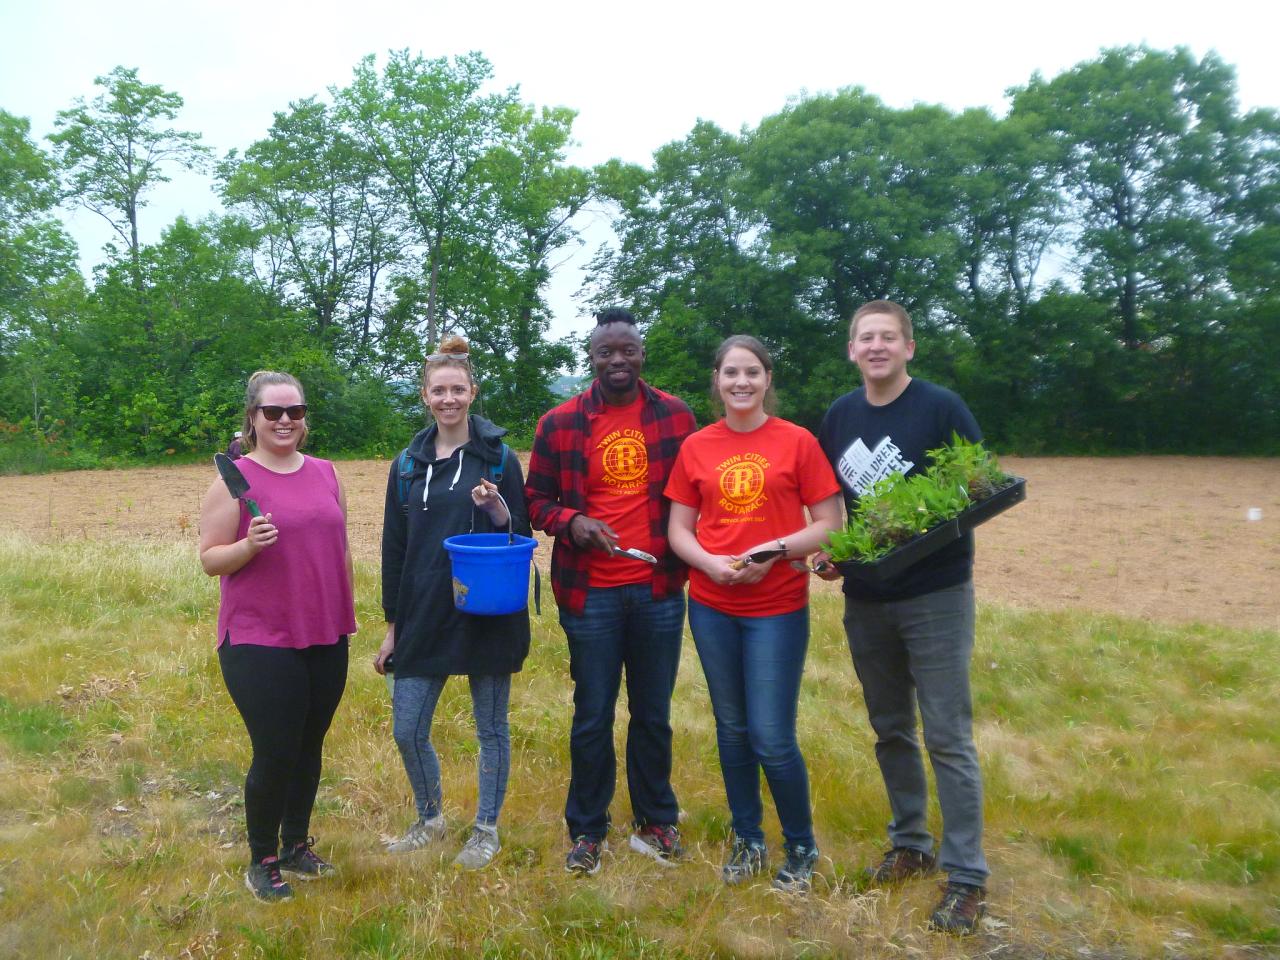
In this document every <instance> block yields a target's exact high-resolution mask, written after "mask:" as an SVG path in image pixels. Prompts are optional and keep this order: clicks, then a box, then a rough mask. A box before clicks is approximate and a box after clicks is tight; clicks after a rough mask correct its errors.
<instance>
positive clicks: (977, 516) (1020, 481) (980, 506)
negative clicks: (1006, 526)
mask: <svg viewBox="0 0 1280 960" xmlns="http://www.w3.org/2000/svg"><path fill="white" fill-rule="evenodd" d="M1012 479H1013V482H1012V483H1010V484H1007V485H1005V486H1003V487H1001V488H1000V489H999V490H997V491H996V492H995V493H993V494H992V495H991V496H989V497H987V499H985V500H983V501H982V502H981V503H975V504H974V505H973V506H971V507H969V508H968V509H966V510H965V511H964V512H963V513H961V514H960V516H958V517H956V519H957V520H959V521H960V532H961V533H968V532H969V531H970V530H972V529H973V528H974V527H976V526H978V525H979V524H983V523H986V522H987V521H988V520H990V519H991V518H992V517H994V516H996V515H997V514H1000V513H1004V512H1005V511H1006V510H1008V509H1009V508H1010V507H1012V506H1013V505H1014V504H1016V503H1021V502H1022V501H1023V500H1025V499H1027V481H1026V479H1025V478H1023V477H1013V478H1012Z"/></svg>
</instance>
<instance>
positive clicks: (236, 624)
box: [200, 370, 356, 901]
mask: <svg viewBox="0 0 1280 960" xmlns="http://www.w3.org/2000/svg"><path fill="white" fill-rule="evenodd" d="M306 416H307V404H306V399H305V397H304V395H303V391H302V384H300V383H299V382H298V381H297V380H296V379H295V378H294V377H292V376H290V375H289V374H287V373H276V372H273V371H264V370H260V371H258V372H257V373H255V374H254V375H253V376H252V377H250V378H249V384H248V389H247V390H246V392H245V414H244V430H243V434H244V437H243V439H244V445H245V449H246V454H245V456H244V457H243V458H242V459H240V460H237V461H236V466H237V467H239V469H240V472H241V473H242V474H243V475H244V478H245V480H246V481H247V482H248V485H249V490H248V493H246V494H245V497H246V500H249V501H252V502H253V503H254V504H255V505H256V506H257V507H258V508H259V510H260V511H261V516H252V515H251V512H250V509H249V507H248V505H247V503H246V501H244V500H237V499H235V498H233V497H232V496H231V495H230V492H229V491H228V489H227V485H226V484H225V483H224V482H223V481H222V479H221V478H219V479H217V480H215V481H214V482H213V485H212V486H210V488H209V492H208V493H207V494H205V498H204V504H203V506H202V507H201V511H200V563H201V565H202V566H203V567H204V571H205V573H207V574H209V575H210V576H216V577H219V578H220V586H221V594H222V602H221V604H220V605H219V607H218V663H219V665H220V666H221V668H222V676H223V679H224V680H225V681H226V684H227V691H228V692H229V693H230V694H231V699H232V700H233V701H234V702H235V705H236V709H238V710H239V711H240V715H241V717H242V718H243V719H244V723H245V727H246V729H247V730H248V732H249V739H250V742H251V743H252V745H253V760H252V762H251V763H250V766H249V772H248V775H247V776H246V777H245V784H244V808H245V820H246V822H247V827H248V834H249V855H250V863H249V869H248V871H247V872H246V873H245V885H246V886H247V887H248V888H249V890H250V891H251V892H252V893H253V895H254V896H256V897H257V898H258V899H259V900H265V901H279V900H287V899H289V898H290V897H291V896H292V895H293V892H292V889H291V888H290V886H289V884H288V882H287V881H286V880H285V879H284V878H283V876H282V871H283V872H284V873H289V874H292V875H294V876H297V877H299V878H301V879H307V880H310V879H314V878H316V877H323V876H326V875H328V874H331V873H333V872H334V867H333V865H332V864H330V863H327V862H326V861H325V860H323V859H322V858H321V857H319V856H318V855H317V854H316V853H315V851H314V850H313V846H314V843H315V841H314V839H313V838H312V837H311V836H310V826H311V810H312V807H313V806H314V804H315V798H316V789H317V787H318V786H319V783H320V768H321V752H322V748H323V746H324V737H325V734H326V733H327V732H328V730H329V724H330V722H331V721H332V720H333V715H334V712H335V711H336V710H337V707H338V702H339V701H340V700H341V699H342V691H343V688H344V687H345V686H346V679H347V638H348V636H349V635H350V634H352V633H355V630H356V621H355V603H354V598H353V595H352V583H353V579H354V578H353V576H352V569H351V552H350V550H349V549H348V546H347V522H346V517H347V505H346V498H345V496H344V494H343V490H342V484H341V482H340V481H339V480H338V475H337V473H336V472H335V471H334V469H333V464H332V463H330V462H329V461H327V460H320V459H317V458H315V457H308V456H306V455H304V454H303V453H302V452H301V451H300V449H299V448H300V447H301V446H302V443H303V441H304V440H305V439H306V436H307V420H306Z"/></svg>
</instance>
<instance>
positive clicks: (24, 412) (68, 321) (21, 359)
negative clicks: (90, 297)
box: [0, 110, 84, 436]
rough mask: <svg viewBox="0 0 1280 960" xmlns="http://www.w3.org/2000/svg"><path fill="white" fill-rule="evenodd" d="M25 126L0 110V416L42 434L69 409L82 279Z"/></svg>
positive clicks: (48, 169) (47, 173) (42, 158)
mask: <svg viewBox="0 0 1280 960" xmlns="http://www.w3.org/2000/svg"><path fill="white" fill-rule="evenodd" d="M30 130H31V126H30V123H29V121H28V120H26V119H25V118H23V117H16V116H14V115H13V114H10V113H6V112H5V111H3V110H0V419H2V420H6V421H10V422H18V421H26V422H27V423H29V424H30V425H31V429H32V430H33V431H34V432H35V433H37V434H39V435H42V436H43V435H45V434H48V433H49V432H51V431H53V430H54V429H55V428H56V425H57V424H58V422H59V421H65V420H66V419H67V418H69V417H70V416H71V414H72V409H73V405H74V398H75V389H76V381H77V376H78V374H77V369H78V366H79V360H78V358H77V357H76V356H75V355H74V353H73V351H72V350H71V349H70V347H69V345H68V343H67V334H68V332H69V330H70V329H71V328H72V327H73V326H74V323H75V314H76V311H77V309H78V306H79V303H80V301H81V299H82V298H83V296H84V284H83V281H82V280H81V279H80V276H79V273H78V272H77V270H76V248H75V244H74V243H73V242H72V240H71V238H70V237H69V236H67V233H66V231H65V230H63V228H62V226H61V224H60V223H59V222H58V221H57V219H56V218H55V217H54V214H53V210H54V207H55V205H56V203H57V199H58V189H57V186H58V185H57V179H56V175H55V172H54V168H53V164H52V162H51V161H50V158H49V157H47V156H46V155H45V154H44V152H43V151H41V150H40V148H39V147H38V146H36V144H35V143H33V142H32V140H31V138H30Z"/></svg>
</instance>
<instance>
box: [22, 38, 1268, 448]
mask: <svg viewBox="0 0 1280 960" xmlns="http://www.w3.org/2000/svg"><path fill="white" fill-rule="evenodd" d="M96 86H97V87H98V89H99V92H98V93H97V95H96V96H94V97H93V98H92V99H91V100H88V101H85V100H83V99H80V100H77V101H76V102H74V103H73V104H72V105H71V106H70V107H69V108H68V109H67V110H64V111H61V112H59V114H58V115H57V118H56V120H55V124H54V127H55V129H54V132H53V133H52V134H51V135H50V136H49V138H48V146H47V147H43V146H41V145H40V144H37V143H36V142H35V141H34V140H33V139H32V137H31V135H30V123H29V121H28V120H27V119H25V118H20V117H16V116H13V115H11V114H9V113H6V112H4V111H2V110H0V348H2V349H0V469H22V468H30V467H31V466H32V465H35V466H44V465H56V464H58V463H63V464H70V465H89V464H92V463H96V462H100V461H102V460H103V459H104V458H107V459H110V458H118V459H124V460H129V459H135V458H155V457H161V456H165V455H167V454H170V453H175V454H178V455H181V454H184V453H193V452H203V451H206V450H208V449H210V448H211V447H216V446H218V445H220V444H221V443H224V442H225V438H226V432H227V430H228V429H229V428H230V427H231V426H232V425H234V423H235V422H236V420H237V418H238V411H239V409H240V405H241V403H242V398H241V390H242V385H243V383H244V381H245V379H246V377H247V375H248V373H250V372H251V371H252V370H253V369H256V368H259V367H278V368H282V369H287V370H290V371H291V372H294V373H296V374H298V375H299V376H300V377H301V379H302V380H303V382H304V383H305V384H306V385H307V388H308V393H309V396H308V399H309V400H310V402H311V403H312V405H313V407H314V409H315V410H316V413H317V416H316V417H315V418H314V420H315V423H314V425H313V426H314V432H315V441H316V444H317V447H318V449H321V450H324V451H326V452H329V453H335V452H351V453H389V452H393V451H394V450H395V449H398V448H399V446H401V445H402V444H403V443H404V442H405V440H406V439H407V437H408V436H409V435H410V433H411V432H412V430H413V429H414V428H415V426H418V425H420V424H421V413H420V408H419V407H418V405H417V401H416V395H415V388H416V376H417V374H416V371H417V368H418V366H419V364H420V363H421V359H422V355H423V352H424V348H426V347H429V346H431V345H433V344H434V343H436V342H438V340H439V338H440V336H441V335H442V334H443V333H446V332H449V331H454V330H458V331H461V332H463V333H464V334H465V335H466V336H467V337H468V339H469V340H470V341H471V343H472V344H473V345H474V346H473V349H474V350H475V360H476V363H477V366H478V368H479V372H480V375H481V378H482V382H483V383H484V395H483V396H484V405H485V412H486V413H487V414H488V415H490V416H492V417H493V418H494V419H496V420H498V421H499V422H502V423H504V424H505V425H508V426H510V427H512V428H513V432H514V435H515V439H516V440H517V441H519V440H520V439H521V438H522V437H527V436H529V435H531V433H532V428H533V425H534V423H535V422H536V419H537V417H538V416H539V415H540V414H541V413H542V412H543V411H544V410H545V409H547V408H548V407H549V406H551V405H552V403H553V402H554V400H555V398H554V396H553V394H552V393H551V390H550V387H549V385H550V383H551V382H552V381H553V380H554V379H555V377H556V375H557V372H558V371H561V370H565V369H571V368H572V367H573V365H574V363H575V361H576V360H577V358H578V357H579V356H580V355H581V351H580V350H579V349H578V345H577V344H575V343H573V342H570V341H567V340H562V341H555V340H552V339H550V338H549V336H548V329H549V324H550V319H551V318H550V309H549V307H548V304H547V302H546V291H547V286H548V282H549V280H550V277H551V275H552V272H553V270H554V269H555V268H556V266H557V265H558V263H559V262H560V261H562V260H563V259H564V257H565V255H566V253H567V250H568V247H569V246H570V245H571V244H573V243H575V242H576V241H577V239H578V228H577V215H578V214H579V212H580V211H582V210H583V208H584V207H585V206H586V205H587V204H588V203H602V204H607V208H608V209H609V210H610V211H612V214H613V228H614V233H615V239H614V242H612V243H609V244H606V245H605V246H603V247H602V248H601V249H600V250H598V251H597V252H596V255H595V256H594V258H593V259H592V260H591V263H590V266H589V269H588V274H587V281H586V284H585V286H584V289H583V291H582V292H581V299H582V301H583V302H584V303H586V304H588V305H591V306H604V305H607V304H611V303H622V304H626V305H630V306H632V307H633V309H634V310H635V311H636V313H637V315H638V316H640V317H641V318H642V321H643V323H644V326H645V331H646V336H647V342H648V362H647V366H646V377H647V378H648V379H650V380H651V381H652V382H654V383H656V384H658V385H660V386H663V387H665V388H667V389H670V390H673V391H675V392H677V393H679V394H680V395H682V396H685V397H686V398H688V399H689V400H690V401H691V403H692V404H693V406H694V408H695V411H696V412H697V413H698V414H699V417H700V418H701V419H703V420H704V421H705V420H706V419H707V418H708V417H709V416H710V412H709V408H708V404H707V400H706V397H707V387H708V378H709V369H708V367H709V362H710V357H711V355H712V352H713V350H714V348H715V346H716V344H717V343H718V342H719V341H720V339H722V338H723V337H724V336H726V335H728V334H730V333H753V334H755V335H756V336H758V337H760V338H761V339H762V340H763V341H764V342H765V343H766V344H768V345H769V346H770V348H771V349H772V350H773V352H774V354H775V357H776V363H777V385H778V388H779V391H778V392H779V395H780V403H781V410H780V412H781V413H782V414H783V415H784V416H788V417H789V418H791V419H795V420H797V421H798V422H801V423H804V424H806V425H810V426H812V425H816V422H817V420H818V418H819V417H820V416H821V414H822V411H823V410H824V409H825V407H826V405H827V404H828V403H829V402H830V400H831V399H832V398H833V397H835V396H836V395H838V394H839V393H840V392H842V391H844V390H846V389H848V388H849V386H850V384H851V382H852V379H853V373H852V368H851V367H850V366H849V364H848V362H847V360H846V359H845V354H844V342H845V339H846V323H847V318H848V317H849V315H850V314H851V313H852V312H853V310H854V309H855V308H856V307H857V306H858V304H860V303H861V302H863V301H865V300H868V299H874V298H889V299H894V300H898V301H900V302H902V303H903V304H904V305H906V306H907V308H908V309H909V310H910V311H911V312H912V315H913V317H914V319H915V322H916V328H917V339H918V341H919V344H920V347H919V350H918V352H917V357H916V362H915V364H914V365H913V370H914V371H915V372H917V373H919V374H921V375H924V376H927V377H929V378H930V379H934V380H936V381H938V382H941V383H943V384H945V385H947V386H951V387H953V388H954V389H956V390H958V391H959V392H960V393H961V394H962V395H963V396H964V397H965V398H966V399H967V400H968V401H969V403H970V406H971V407H972V408H973V410H974V412H975V414H976V415H977V417H978V419H979V421H980V422H981V423H982V424H983V426H984V429H985V430H986V432H987V434H988V436H989V439H990V440H991V441H992V442H993V443H994V444H995V445H997V446H998V448H1000V449H1007V450H1018V451H1023V452H1074V451H1090V452H1130V451H1160V452H1205V453H1207V452H1219V453H1235V454H1240V453H1276V452H1280V430H1278V429H1277V423H1280V417H1278V415H1280V362H1278V361H1280V349H1278V348H1277V346H1276V334H1277V333H1278V332H1280V330H1278V329H1277V328H1278V327H1280V323H1278V322H1277V316H1278V313H1277V311H1278V309H1280V293H1278V291H1280V284H1277V283H1276V282H1275V281H1276V280H1277V274H1278V273H1280V114H1277V112H1276V111H1275V110H1270V109H1264V110H1253V111H1249V112H1243V111H1242V110H1241V109H1240V108H1239V106H1238V104H1237V101H1236V91H1235V75H1234V71H1233V69H1232V68H1231V67H1230V66H1229V65H1227V64H1225V63H1224V62H1222V61H1221V60H1220V59H1219V58H1218V57H1217V56H1216V55H1214V54H1209V55H1207V56H1205V57H1203V58H1201V59H1199V60H1197V59H1196V58H1195V57H1193V56H1192V55H1191V53H1190V52H1189V51H1187V50H1185V49H1176V50H1173V51H1156V50H1151V49H1147V48H1145V47H1129V48H1122V49H1113V50H1106V51H1103V52H1102V53H1101V54H1100V55H1099V56H1098V57H1097V58H1096V59H1094V60H1091V61H1087V62H1084V63H1081V64H1079V65H1077V66H1076V67H1074V68H1072V69H1070V70H1067V71H1065V72H1064V73H1062V74H1060V75H1058V76H1056V77H1053V78H1045V77H1042V76H1040V75H1038V74H1037V75H1034V76H1033V77H1031V79H1030V80H1029V81H1028V82H1026V83H1025V84H1023V85H1022V86H1018V87H1014V88H1012V89H1011V90H1010V91H1009V105H1008V110H1007V112H1006V114H1005V115H1004V116H996V115H995V114H993V113H992V112H991V111H989V110H986V109H970V110H965V111H961V112H953V111H949V110H946V109H944V108H942V107H938V106H928V105H918V106H914V107H910V108H906V109H895V108H891V107H889V106H887V105H886V104H884V103H882V102H881V101H880V100H879V99H878V98H876V97H875V96H874V95H873V94H872V93H869V92H867V91H866V90H863V89H861V88H856V87H854V88H848V89H844V90H840V91H838V92H835V93H829V94H821V95H813V96H805V97H801V98H797V99H796V100H794V101H793V102H791V103H789V104H788V105H787V106H786V107H785V108H784V109H783V110H781V111H780V112H778V113H776V114H774V115H772V116H768V117H765V118H763V119H762V120H761V121H760V122H759V124H758V125H756V126H755V127H754V128H744V129H743V130H741V131H739V132H737V133H733V132H729V131H725V130H722V129H720V128H718V127H717V126H715V125H714V124H711V123H707V122H699V123H698V124H697V125H696V126H695V127H694V128H693V129H692V130H691V131H690V132H689V134H688V135H687V136H686V137H685V138H684V139H683V140H680V141H677V142H673V143H670V144H667V145H665V146H662V147H661V148H659V149H658V150H657V151H656V152H655V153H654V155H653V160H652V162H651V164H649V165H647V166H640V165H632V164H625V163H622V162H620V161H610V162H608V163H605V164H603V165H601V166H599V167H597V168H595V169H590V170H588V169H583V168H579V167H575V166H573V165H571V164H569V163H567V162H566V159H565V155H566V150H567V148H568V146H569V144H570V139H571V136H572V125H573V120H574V112H573V111H572V110H571V109H568V108H564V107H558V108H541V109H539V108H536V107H534V106H532V105H530V104H527V103H525V102H524V101H523V100H522V99H521V97H520V94H519V91H518V89H515V88H511V89H507V90H495V89H493V86H492V68H491V66H490V64H489V63H488V61H486V60H485V59H484V57H483V56H481V55H479V54H475V53H473V54H468V55H465V56H459V57H456V58H440V59H426V58H424V57H421V56H415V55H412V54H410V53H409V52H408V51H401V52H398V53H392V54H390V55H389V56H388V57H387V58H386V59H385V62H384V63H383V64H382V65H381V67H379V65H378V63H377V61H376V60H375V59H374V58H373V57H368V58H366V59H364V60H362V61H361V62H360V63H358V64H357V65H356V66H355V68H354V70H353V73H352V78H351V82H350V83H349V84H348V85H347V86H345V87H340V88H339V87H334V88H331V89H330V90H328V91H327V95H326V96H323V97H322V96H319V95H317V96H315V97H311V98H307V99H304V100H300V101H297V102H294V103H291V104H289V105H288V107H287V109H285V110H282V111H281V112H279V113H277V114H276V115H275V119H274V123H273V124H272V126H271V128H270V129H269V130H268V131H267V132H266V134H265V135H264V136H263V137H262V138H261V139H259V140H258V141H256V142H255V143H253V144H252V145H250V146H249V147H247V148H246V149H245V150H244V151H243V152H240V151H234V150H233V151H231V152H230V153H228V154H226V155H225V156H223V157H221V158H216V157H215V156H214V154H213V152H212V151H211V150H210V148H209V147H207V146H206V145H204V144H203V143H202V142H201V138H200V137H199V135H197V134H195V133H191V132H188V131H184V130H180V129H177V128H175V127H174V126H173V123H174V121H176V119H177V117H178V115H179V112H180V110H181V108H182V105H183V103H182V98H181V97H180V96H179V95H178V94H177V93H175V92H172V91H167V90H165V89H163V88H161V87H159V86H156V85H151V84H147V83H145V82H143V80H142V79H141V78H140V77H139V75H138V71H137V70H134V69H127V68H124V67H118V68H116V69H115V70H113V71H112V72H111V73H110V74H108V75H106V76H104V77H99V78H98V79H97V80H96ZM181 168H186V169H190V170H197V171H200V172H203V173H205V174H206V175H208V176H210V177H212V178H213V180H214V182H215V183H216V185H217V189H218V192H219V194H220V197H221V199H222V202H223V205H224V208H225V212H224V213H220V214H216V215H211V216H209V217H206V218H204V219H203V220H200V221H194V222H193V221H190V220H187V219H184V218H179V219H178V220H177V221H176V222H174V223H173V224H170V225H168V226H167V227H166V228H165V230H164V231H163V233H162V235H161V237H160V240H159V241H158V242H156V243H154V244H144V243H141V242H140V241H139V232H138V224H139V219H140V218H141V217H143V216H145V213H146V204H147V200H148V198H149V196H150V195H151V194H152V193H153V191H154V190H155V188H156V187H157V186H159V185H160V184H162V183H164V182H165V181H166V179H167V178H168V176H169V175H170V174H171V173H172V172H173V171H174V170H176V169H181ZM70 207H80V208H83V209H85V210H88V211H92V212H93V213H94V214H96V215H97V216H100V217H101V218H103V219H104V220H105V221H106V222H107V223H109V224H110V226H111V229H112V233H113V241H112V242H111V243H110V244H108V246H107V247H106V248H105V250H104V252H103V259H102V261H101V262H100V263H99V264H98V265H97V267H96V269H95V270H94V273H93V276H92V278H91V279H88V280H86V279H85V278H84V277H83V276H82V275H81V273H80V271H79V269H78V267H77V251H76V249H75V245H74V243H73V242H72V241H71V239H70V237H69V236H68V235H67V233H66V231H65V229H64V228H63V226H62V225H61V223H60V221H59V219H58V212H59V210H60V209H67V208H70Z"/></svg>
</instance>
